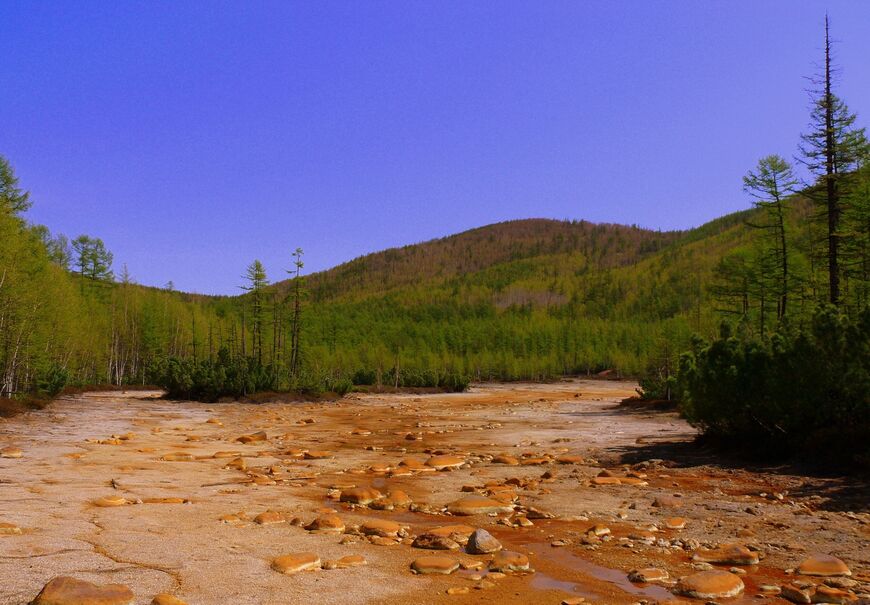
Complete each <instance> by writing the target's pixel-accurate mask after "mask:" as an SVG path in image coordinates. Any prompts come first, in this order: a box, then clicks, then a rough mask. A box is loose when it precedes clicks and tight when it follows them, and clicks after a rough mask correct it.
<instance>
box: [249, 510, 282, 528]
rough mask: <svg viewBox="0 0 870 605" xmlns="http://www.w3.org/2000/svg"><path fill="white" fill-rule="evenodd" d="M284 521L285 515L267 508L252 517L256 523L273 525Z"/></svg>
mask: <svg viewBox="0 0 870 605" xmlns="http://www.w3.org/2000/svg"><path fill="white" fill-rule="evenodd" d="M285 521H287V516H286V515H285V514H284V513H281V512H278V511H276V510H267V511H264V512H262V513H260V514H259V515H257V516H256V517H254V523H256V524H257V525H274V524H275V523H284V522H285Z"/></svg>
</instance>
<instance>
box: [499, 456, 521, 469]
mask: <svg viewBox="0 0 870 605" xmlns="http://www.w3.org/2000/svg"><path fill="white" fill-rule="evenodd" d="M492 463H493V464H507V465H508V466H517V465H518V464H519V463H520V461H519V460H517V458H516V456H511V455H510V454H499V455H498V456H495V457H494V458H493V459H492Z"/></svg>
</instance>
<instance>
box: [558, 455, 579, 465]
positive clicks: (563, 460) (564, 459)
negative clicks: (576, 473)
mask: <svg viewBox="0 0 870 605" xmlns="http://www.w3.org/2000/svg"><path fill="white" fill-rule="evenodd" d="M556 462H557V463H559V464H583V457H582V456H569V455H564V456H558V457H557V458H556Z"/></svg>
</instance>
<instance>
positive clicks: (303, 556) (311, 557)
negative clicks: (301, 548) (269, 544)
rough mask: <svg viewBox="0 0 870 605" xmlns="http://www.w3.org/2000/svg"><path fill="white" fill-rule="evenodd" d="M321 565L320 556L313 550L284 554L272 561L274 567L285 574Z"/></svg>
mask: <svg viewBox="0 0 870 605" xmlns="http://www.w3.org/2000/svg"><path fill="white" fill-rule="evenodd" d="M319 567H320V557H318V556H317V555H316V554H314V553H313V552H303V553H296V554H289V555H283V556H280V557H278V558H276V559H275V560H274V561H272V569H274V570H275V571H277V572H280V573H283V574H294V573H299V572H300V571H306V570H309V569H317V568H319Z"/></svg>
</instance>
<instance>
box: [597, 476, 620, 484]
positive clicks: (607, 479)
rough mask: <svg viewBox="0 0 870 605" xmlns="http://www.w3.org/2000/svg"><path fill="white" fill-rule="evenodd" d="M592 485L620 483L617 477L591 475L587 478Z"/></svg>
mask: <svg viewBox="0 0 870 605" xmlns="http://www.w3.org/2000/svg"><path fill="white" fill-rule="evenodd" d="M589 483H591V484H592V485H622V480H621V479H620V478H619V477H592V479H590V480H589Z"/></svg>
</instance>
